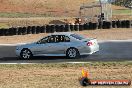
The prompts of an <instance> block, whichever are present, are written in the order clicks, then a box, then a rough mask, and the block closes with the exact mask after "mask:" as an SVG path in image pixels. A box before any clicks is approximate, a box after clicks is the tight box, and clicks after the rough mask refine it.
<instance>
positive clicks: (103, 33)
mask: <svg viewBox="0 0 132 88" xmlns="http://www.w3.org/2000/svg"><path fill="white" fill-rule="evenodd" d="M75 33H78V34H82V35H85V36H87V37H92V38H97V39H98V40H128V39H132V29H125V28H124V29H98V30H88V31H79V32H75ZM46 35H47V34H46V33H42V34H29V35H15V36H0V44H15V43H28V42H33V41H37V40H38V39H40V38H42V37H44V36H46Z"/></svg>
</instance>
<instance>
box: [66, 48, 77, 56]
mask: <svg viewBox="0 0 132 88" xmlns="http://www.w3.org/2000/svg"><path fill="white" fill-rule="evenodd" d="M66 56H67V57H68V58H78V57H79V51H78V50H77V49H76V48H69V49H68V50H67V52H66Z"/></svg>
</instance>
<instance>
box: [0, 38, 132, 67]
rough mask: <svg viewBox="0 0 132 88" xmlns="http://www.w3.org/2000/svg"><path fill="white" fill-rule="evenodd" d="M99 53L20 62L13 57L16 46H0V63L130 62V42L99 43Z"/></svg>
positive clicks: (131, 49)
mask: <svg viewBox="0 0 132 88" xmlns="http://www.w3.org/2000/svg"><path fill="white" fill-rule="evenodd" d="M99 45H100V51H99V52H97V53H95V54H92V55H90V56H81V57H80V58H79V59H68V58H66V57H35V58H32V59H30V60H20V59H19V58H17V56H16V55H15V47H16V45H8V44H7V45H4V44H0V63H20V64H21V63H60V62H90V61H132V40H131V41H130V40H124V41H123V40H122V41H121V40H111V41H110V40H109V41H100V42H99Z"/></svg>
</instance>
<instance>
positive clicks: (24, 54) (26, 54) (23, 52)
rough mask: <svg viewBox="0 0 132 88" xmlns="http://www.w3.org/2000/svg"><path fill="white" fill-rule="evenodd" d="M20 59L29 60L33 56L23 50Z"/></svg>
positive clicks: (27, 50) (28, 51)
mask: <svg viewBox="0 0 132 88" xmlns="http://www.w3.org/2000/svg"><path fill="white" fill-rule="evenodd" d="M20 56H21V58H22V59H30V58H31V57H32V56H33V55H32V52H31V51H30V50H29V49H23V50H22V51H21V53H20Z"/></svg>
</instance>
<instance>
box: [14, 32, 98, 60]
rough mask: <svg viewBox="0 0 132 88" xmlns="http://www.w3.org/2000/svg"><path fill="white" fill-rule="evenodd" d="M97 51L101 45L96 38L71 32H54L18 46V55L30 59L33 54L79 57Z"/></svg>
mask: <svg viewBox="0 0 132 88" xmlns="http://www.w3.org/2000/svg"><path fill="white" fill-rule="evenodd" d="M97 51H99V45H98V42H97V40H96V39H95V38H85V37H84V36H82V35H79V34H75V33H71V32H61V33H53V34H50V35H48V36H46V37H44V38H42V39H40V40H39V41H37V42H34V43H30V44H25V45H20V46H17V47H16V55H17V56H18V57H20V58H22V59H30V58H32V57H33V56H67V57H68V58H77V57H79V56H80V55H90V54H93V53H95V52H97Z"/></svg>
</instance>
